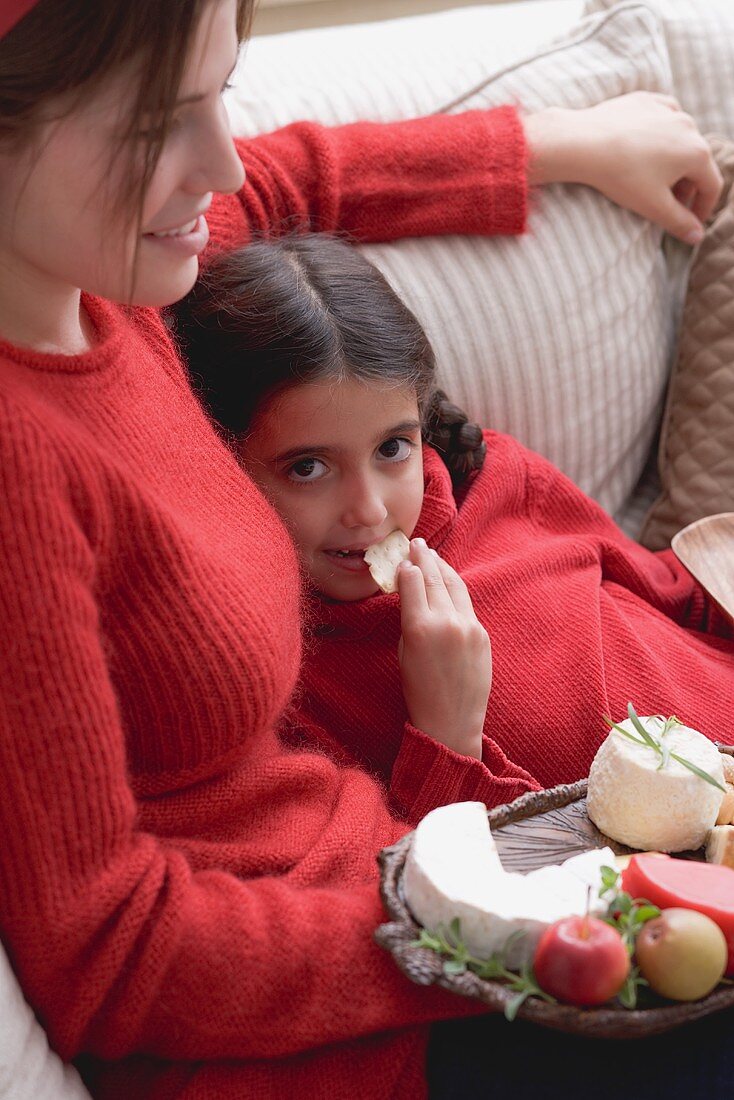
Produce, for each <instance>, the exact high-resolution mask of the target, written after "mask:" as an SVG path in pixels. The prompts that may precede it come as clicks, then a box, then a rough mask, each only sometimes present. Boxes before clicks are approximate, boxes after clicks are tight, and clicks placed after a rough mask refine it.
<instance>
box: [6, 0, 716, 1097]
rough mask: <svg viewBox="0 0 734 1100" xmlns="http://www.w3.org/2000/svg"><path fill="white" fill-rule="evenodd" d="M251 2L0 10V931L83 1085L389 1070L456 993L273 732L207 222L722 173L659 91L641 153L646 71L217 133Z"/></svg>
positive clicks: (502, 219) (369, 807)
mask: <svg viewBox="0 0 734 1100" xmlns="http://www.w3.org/2000/svg"><path fill="white" fill-rule="evenodd" d="M250 7H251V5H250V4H249V2H248V0H239V2H236V0H176V2H175V3H174V2H172V0H107V2H106V3H104V4H89V3H88V0H37V2H34V0H5V2H4V3H3V5H2V8H1V9H0V180H1V181H2V186H1V187H0V265H1V266H2V273H3V277H2V280H0V334H1V340H0V499H2V509H0V774H2V777H3V783H4V791H3V798H2V799H0V835H2V845H1V846H0V898H2V903H1V904H0V938H1V939H2V942H3V943H4V945H6V947H7V949H8V954H9V956H10V958H11V961H12V963H13V966H14V968H15V971H16V973H17V974H18V976H19V978H20V980H21V983H22V985H23V988H24V991H25V993H26V996H27V997H28V999H29V1000H30V1002H31V1003H32V1005H33V1008H34V1009H35V1012H36V1014H37V1015H38V1017H39V1019H40V1020H41V1021H42V1022H43V1024H44V1025H45V1027H46V1028H47V1030H48V1033H49V1036H50V1038H51V1041H52V1043H53V1045H54V1046H55V1048H56V1049H57V1050H58V1051H59V1052H60V1053H61V1054H62V1056H63V1057H64V1058H67V1059H70V1058H73V1057H75V1056H81V1055H82V1054H83V1055H84V1060H83V1061H84V1071H85V1076H86V1079H87V1081H88V1082H89V1083H90V1085H91V1087H92V1090H93V1092H94V1093H95V1094H96V1095H99V1096H110V1097H122V1096H124V1097H135V1096H140V1097H142V1096H144V1097H146V1098H149V1100H155V1098H157V1097H163V1096H166V1097H172V1096H176V1097H184V1096H186V1097H197V1098H210V1097H211V1098H214V1097H217V1098H220V1100H221V1098H223V1100H226V1098H227V1097H243V1096H272V1095H282V1096H290V1095H298V1096H303V1097H306V1098H307V1097H310V1096H313V1097H316V1096H323V1095H324V1094H325V1093H327V1092H329V1093H330V1094H333V1095H335V1096H350V1095H360V1094H362V1095H363V1094H370V1095H372V1096H375V1097H388V1096H392V1095H395V1094H396V1092H398V1091H399V1092H400V1094H401V1095H403V1096H404V1097H406V1098H411V1097H417V1096H421V1095H423V1093H424V1088H425V1079H424V1066H423V1061H424V1052H425V1045H426V1036H427V1029H426V1026H425V1025H426V1024H427V1023H428V1022H429V1021H432V1020H436V1019H439V1018H441V1017H444V1016H446V1017H448V1016H451V1015H462V1014H464V1013H466V1012H469V1011H471V1008H470V1006H467V1005H465V1004H463V1003H461V1002H459V1001H457V1000H456V999H454V998H450V997H447V996H445V995H443V994H440V993H438V992H436V991H428V992H427V991H425V990H422V989H417V988H415V987H412V986H410V985H409V984H408V983H407V982H406V981H405V980H404V979H403V978H402V977H401V976H400V975H399V974H398V973H397V972H396V970H395V968H394V967H393V965H392V962H391V960H390V959H389V958H387V957H386V956H385V955H384V953H383V952H381V951H380V950H378V949H377V948H376V947H375V946H374V945H373V943H372V938H371V937H372V932H373V929H374V927H375V925H376V924H377V923H379V921H380V919H381V907H380V902H379V897H378V891H377V886H376V881H375V876H376V871H375V864H374V854H375V852H376V851H377V850H378V849H379V848H380V847H381V846H382V845H384V844H386V843H390V842H391V841H392V840H393V839H395V838H396V837H397V836H399V835H400V833H401V832H402V831H403V829H404V826H402V825H401V824H400V823H398V822H397V821H396V820H395V818H394V817H393V816H392V815H391V814H390V812H389V809H388V806H387V804H386V802H385V800H384V797H383V794H382V792H381V790H380V788H379V787H378V786H377V785H376V784H375V783H374V782H372V781H371V780H370V779H369V778H368V777H367V776H366V775H364V773H363V772H361V771H359V770H357V769H348V768H344V767H340V766H338V765H336V764H334V763H333V762H331V761H330V760H328V759H327V757H326V756H325V755H324V754H314V753H305V752H284V750H283V748H282V746H281V745H280V744H279V742H278V739H277V737H276V734H275V730H276V727H277V726H278V724H279V722H280V720H281V712H282V711H283V708H284V707H285V706H286V704H287V702H288V700H289V697H290V694H291V691H292V688H293V685H294V683H295V681H296V677H297V673H298V666H299V652H300V628H299V609H300V604H299V588H298V572H297V566H296V559H295V555H294V554H293V551H292V548H291V544H290V541H289V540H288V538H287V534H286V532H285V529H284V528H283V526H282V524H281V523H280V521H279V520H278V517H277V515H276V513H275V512H274V510H273V509H272V507H271V506H270V505H269V504H268V503H267V502H266V500H265V499H264V498H263V496H262V495H261V494H260V493H259V491H258V490H257V488H256V487H255V485H254V484H253V482H252V481H251V480H250V479H249V478H248V477H247V476H246V475H245V473H244V472H243V471H242V469H241V468H240V466H239V465H238V464H237V463H236V462H235V460H234V458H233V457H232V455H231V453H230V452H229V451H228V450H227V448H226V447H224V446H223V445H222V442H221V440H220V439H218V438H217V436H216V435H215V433H214V432H213V431H212V428H211V425H210V423H209V421H208V420H207V419H206V417H205V416H204V415H203V414H202V412H201V410H200V408H199V404H198V402H197V400H196V398H195V397H194V395H193V394H192V392H191V390H190V388H189V386H188V382H187V379H186V377H185V374H184V372H183V370H182V367H181V363H180V360H179V358H178V355H177V353H176V349H175V348H174V346H173V344H172V341H171V339H170V336H169V334H168V331H167V328H166V326H165V325H164V323H163V321H162V319H161V317H160V314H159V312H158V309H157V307H159V306H163V305H168V304H170V303H171V302H174V301H175V300H177V299H178V298H180V297H181V296H182V295H183V294H185V293H187V292H188V291H189V290H190V288H191V286H192V284H193V282H194V279H195V277H196V274H197V269H198V259H197V257H198V255H199V254H200V253H201V251H202V249H203V248H204V247H205V245H206V241H207V236H208V234H209V233H211V236H212V243H213V247H214V248H222V247H225V246H227V245H234V244H241V243H242V242H244V241H245V240H246V239H247V238H248V236H249V235H250V233H251V232H252V230H253V228H256V229H259V230H266V231H269V232H279V231H282V227H283V225H287V224H289V225H293V224H297V225H311V224H315V225H318V226H320V227H321V228H325V229H335V228H339V227H341V228H342V229H345V230H347V231H348V232H350V233H352V234H354V235H355V236H356V237H361V238H365V239H369V238H383V239H384V238H385V237H389V236H396V235H400V234H401V233H414V234H419V233H433V232H441V231H446V232H483V233H492V232H497V231H504V232H519V231H521V230H522V228H523V226H524V217H525V209H526V192H527V182H528V173H527V171H526V167H525V166H526V161H527V159H528V144H529V149H530V154H529V156H530V163H531V169H530V178H531V179H532V180H534V181H535V182H543V181H544V179H546V178H548V179H550V178H558V177H559V175H560V176H566V175H568V178H574V179H575V178H576V177H577V176H582V177H583V178H584V179H586V178H587V175H588V182H589V183H594V182H600V181H601V180H602V179H604V181H605V183H604V186H605V187H607V188H608V192H609V194H610V195H611V197H613V198H614V197H615V196H617V197H619V198H620V200H622V201H624V199H625V193H624V188H625V187H626V186H627V181H628V175H627V170H628V169H629V170H630V171H632V172H634V173H639V172H640V171H641V172H642V176H640V175H639V174H638V175H637V176H636V178H637V179H638V181H639V182H640V184H641V186H640V187H639V188H636V189H635V198H634V199H633V200H630V201H632V202H633V203H634V204H639V206H636V208H639V209H640V211H641V212H643V213H646V212H649V213H651V214H653V216H655V217H657V218H659V219H660V220H661V221H663V222H668V221H670V219H671V218H673V220H674V221H675V227H674V228H677V229H678V230H679V231H680V232H681V233H682V234H683V235H686V234H687V233H689V232H692V231H700V218H701V217H704V216H705V214H706V212H707V210H708V208H709V206H710V203H711V202H712V201H714V200H715V197H716V192H717V189H718V182H717V174H716V172H715V170H714V169H713V166H712V164H711V161H710V158H707V157H706V155H705V153H703V149H704V146H703V143H702V139H701V138H700V135H698V134H697V132H696V131H695V129H693V128H692V127H691V125H690V123H689V122H687V121H686V120H685V117H684V116H682V115H681V113H680V112H677V111H675V110H672V109H671V105H670V104H669V103H665V102H660V101H658V100H655V99H649V100H645V103H646V110H647V111H648V116H647V122H646V123H643V129H645V128H646V130H647V133H648V137H649V139H650V141H651V142H652V143H653V152H652V156H651V160H650V162H649V163H648V165H647V167H646V168H642V169H640V167H639V165H640V158H639V150H638V146H637V140H638V136H639V133H640V130H639V127H637V126H636V127H635V129H634V138H633V139H630V137H629V136H628V132H630V126H629V123H630V120H631V119H632V118H635V119H637V118H638V116H639V115H640V110H639V100H638V99H637V98H635V99H634V101H633V102H632V103H630V102H629V101H620V102H617V103H616V104H615V103H612V104H611V105H610V106H609V107H608V108H607V109H606V110H605V111H604V112H602V115H601V116H600V114H599V112H598V111H596V109H595V113H594V115H593V116H592V117H591V118H589V117H588V116H587V115H586V114H585V113H584V112H560V113H559V112H550V113H548V114H543V115H541V116H534V117H531V118H529V119H527V120H526V122H525V123H524V124H523V123H522V122H521V121H520V119H519V118H518V116H517V114H516V113H515V112H514V111H513V110H510V109H506V110H500V111H499V112H489V113H485V112H473V113H469V114H466V115H462V116H457V117H453V118H440V117H438V118H431V119H427V120H419V121H416V122H407V123H400V124H396V125H390V126H375V125H371V124H357V125H356V126H351V127H344V128H341V129H336V130H326V129H324V128H322V127H318V126H315V125H312V124H299V125H296V126H292V127H289V128H287V129H286V130H285V131H283V132H281V133H279V134H274V135H268V136H265V137H263V138H260V139H256V140H253V141H251V142H247V143H240V144H238V145H236V146H235V145H234V144H233V143H232V140H231V138H230V135H229V133H228V129H227V125H226V115H225V111H224V107H223V105H222V102H221V98H220V93H221V92H222V90H223V88H224V87H225V85H226V81H227V77H228V73H229V72H230V71H231V69H232V66H233V65H234V62H235V57H236V52H237V45H238V40H239V38H241V37H242V36H243V35H244V33H245V32H246V29H247V24H248V20H249V15H250ZM600 121H603V122H604V127H605V128H606V130H607V136H608V139H609V141H608V143H607V144H606V145H605V144H603V143H599V142H597V141H596V139H595V140H594V142H593V143H589V142H588V138H587V136H586V135H587V132H588V129H589V128H591V127H593V128H595V127H596V125H597V124H598V123H599V122H600ZM604 127H603V128H604ZM661 130H662V132H663V133H664V134H665V133H666V134H667V136H668V138H669V139H670V140H669V141H667V140H666V141H664V142H662V143H661V142H660V139H659V137H658V135H659V133H660V132H661ZM526 132H527V135H528V139H529V140H528V142H526V137H525V134H526ZM585 144H589V152H588V156H583V155H580V149H581V148H582V147H583V146H584V145H585ZM609 145H611V146H616V148H617V152H618V154H619V156H618V158H617V159H616V160H613V161H610V160H609ZM243 165H244V166H245V167H246V169H247V178H246V179H245V178H244V167H243ZM685 179H688V180H689V181H690V183H691V186H692V188H693V191H694V192H695V194H694V197H693V203H694V205H693V210H692V211H690V210H688V209H687V206H686V204H684V203H682V202H678V201H677V200H676V199H675V197H674V196H673V194H672V190H671V189H672V188H673V187H674V186H675V185H677V183H678V182H679V181H681V180H685ZM243 180H244V182H243ZM398 180H399V186H398V185H397V184H398ZM215 192H222V193H224V197H222V198H215V195H214V193H215ZM398 193H399V194H400V196H402V197H403V199H404V203H401V204H400V205H396V201H395V198H394V196H395V195H396V194H398ZM447 193H450V194H451V195H452V202H451V204H446V201H445V195H446V194H447ZM671 204H672V205H671ZM446 752H447V754H448V753H449V750H446ZM457 759H459V758H458V756H457ZM416 798H417V801H420V792H419V791H418V792H417V793H416ZM423 804H424V805H428V804H429V803H426V802H425V801H424V803H423ZM411 812H412V813H413V812H415V811H414V810H413V808H412V807H411ZM325 945H326V946H325ZM4 1003H5V1002H4Z"/></svg>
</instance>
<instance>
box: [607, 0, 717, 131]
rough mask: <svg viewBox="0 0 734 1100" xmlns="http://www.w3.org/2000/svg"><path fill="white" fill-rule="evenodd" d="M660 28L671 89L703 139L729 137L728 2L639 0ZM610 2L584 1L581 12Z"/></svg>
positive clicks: (611, 5) (613, 1) (708, 0)
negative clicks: (705, 136)
mask: <svg viewBox="0 0 734 1100" xmlns="http://www.w3.org/2000/svg"><path fill="white" fill-rule="evenodd" d="M644 2H645V3H646V4H647V5H648V6H649V7H650V9H651V10H652V11H654V12H655V14H656V15H657V17H658V19H659V21H660V22H661V24H662V27H663V33H664V34H665V40H666V42H667V46H668V54H669V56H670V68H671V72H672V75H673V88H674V91H675V94H676V96H677V97H678V98H679V99H680V102H681V104H682V106H683V107H684V108H685V110H686V111H688V112H689V114H692V115H693V117H694V118H695V119H696V121H697V122H698V125H699V126H700V127H701V129H702V130H703V132H704V133H707V132H713V131H716V132H717V133H720V134H723V135H724V136H725V137H734V2H733V0H644ZM614 3H615V0H587V4H586V11H587V12H599V11H604V10H608V9H610V8H612V7H614Z"/></svg>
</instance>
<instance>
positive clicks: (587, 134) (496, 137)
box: [210, 92, 722, 248]
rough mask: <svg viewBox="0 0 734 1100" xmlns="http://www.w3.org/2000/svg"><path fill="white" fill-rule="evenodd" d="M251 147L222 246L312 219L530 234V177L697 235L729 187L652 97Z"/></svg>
mask: <svg viewBox="0 0 734 1100" xmlns="http://www.w3.org/2000/svg"><path fill="white" fill-rule="evenodd" d="M238 147H239V149H240V153H241V156H242V160H243V163H244V165H245V169H246V171H247V174H248V178H247V180H246V182H245V185H244V187H243V188H242V190H241V191H240V193H239V194H238V195H236V196H218V197H217V198H216V200H215V203H214V205H213V207H212V210H211V215H210V225H211V228H212V235H213V244H214V247H220V248H221V247H235V246H237V245H239V244H242V243H244V242H245V241H246V240H248V239H249V238H250V236H251V235H252V234H253V233H257V234H260V235H279V234H282V233H286V232H290V231H293V230H295V229H304V228H307V229H311V230H318V231H321V232H344V233H348V234H350V235H351V236H353V237H354V238H355V239H357V240H362V241H389V240H395V239H397V238H400V237H420V236H430V235H438V234H449V233H457V234H476V235H480V236H489V235H493V234H517V233H522V232H523V230H524V228H525V223H526V217H527V189H528V186H529V185H536V186H538V185H541V184H547V183H563V182H565V183H581V184H585V185H587V186H589V187H593V188H595V189H596V190H598V191H600V192H601V193H602V194H604V195H606V196H607V197H608V198H609V199H611V200H612V201H613V202H616V203H618V204H619V205H620V206H624V207H627V208H629V209H630V210H633V211H634V212H635V213H638V214H640V215H641V216H642V217H645V218H649V219H650V220H651V221H653V222H655V223H656V224H658V225H660V226H662V227H663V228H664V229H666V230H667V231H668V232H670V233H672V234H673V235H674V236H678V237H680V238H681V239H683V240H686V241H688V242H689V243H695V242H696V240H698V239H700V236H701V232H702V223H703V222H704V221H705V220H706V219H707V218H708V217H709V215H710V214H711V212H712V210H713V208H714V205H715V203H716V200H717V198H718V196H719V193H720V190H721V184H722V180H721V174H720V172H719V170H718V168H717V167H716V165H715V163H714V161H713V158H712V156H711V151H710V150H709V148H708V145H707V144H706V142H705V141H704V139H703V138H702V136H701V134H700V133H699V131H698V129H697V128H696V125H695V123H694V122H693V120H692V119H691V117H690V115H687V114H685V113H684V112H682V111H681V110H680V108H679V107H678V104H677V102H676V101H675V100H674V99H672V98H671V97H670V96H663V95H657V94H655V93H649V92H633V93H631V94H629V95H625V96H619V97H617V98H616V99H612V100H607V101H606V102H604V103H600V104H598V105H597V106H595V107H589V108H584V109H580V110H570V109H562V108H548V109H546V110H543V111H538V112H536V113H534V114H528V115H526V116H524V117H523V118H522V120H521V119H520V117H519V116H518V114H517V112H516V111H515V110H514V109H513V108H511V107H499V108H496V109H494V110H488V111H487V110H485V111H466V112H463V113H460V114H456V115H431V116H429V117H427V118H421V119H412V120H410V121H407V122H389V123H374V122H357V123H352V124H350V125H347V126H336V127H327V126H321V125H318V124H317V123H311V122H297V123H293V124H292V125H290V126H286V127H285V128H284V129H282V130H277V131H275V132H274V133H272V134H264V135H261V136H260V137H256V138H252V139H249V140H242V141H239V142H238Z"/></svg>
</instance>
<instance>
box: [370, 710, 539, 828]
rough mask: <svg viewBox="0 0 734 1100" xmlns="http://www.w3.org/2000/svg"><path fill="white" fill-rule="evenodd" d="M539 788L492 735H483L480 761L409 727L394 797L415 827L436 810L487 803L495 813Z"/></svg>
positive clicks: (395, 777) (396, 770) (395, 778)
mask: <svg viewBox="0 0 734 1100" xmlns="http://www.w3.org/2000/svg"><path fill="white" fill-rule="evenodd" d="M494 768H496V769H497V770H496V772H495V771H493V769H494ZM538 789H539V785H538V783H537V782H536V781H535V780H534V779H533V778H532V776H530V775H529V774H528V773H527V772H526V771H524V770H523V769H522V768H519V767H517V766H516V765H514V764H512V763H511V762H510V761H509V760H508V759H507V757H506V756H505V755H504V753H503V752H502V750H501V749H500V748H499V746H498V745H496V744H495V743H494V742H493V741H492V740H491V738H489V737H486V736H484V737H483V751H482V759H481V760H477V759H475V758H474V757H472V756H462V755H461V754H460V753H457V752H454V751H453V750H452V749H449V748H447V747H446V746H445V745H442V744H441V743H440V742H439V741H435V740H434V739H433V738H432V737H429V736H428V735H427V734H425V733H424V732H423V731H422V730H420V729H417V728H416V727H415V726H413V725H411V724H410V722H406V723H405V727H404V731H403V739H402V742H401V745H400V751H399V752H398V755H397V758H396V760H395V764H394V766H393V770H392V777H391V781H390V797H391V800H392V802H393V804H394V807H395V809H396V810H397V811H398V812H400V813H401V814H402V815H403V816H404V817H405V818H406V820H408V821H409V822H410V823H411V824H413V825H415V824H417V823H418V822H419V821H420V820H421V818H422V817H425V815H426V814H427V813H428V812H429V811H430V810H433V809H435V808H436V807H437V806H447V805H448V804H449V803H451V802H484V804H485V805H486V806H487V807H488V808H490V809H491V808H492V807H494V806H499V805H501V804H502V803H504V802H512V801H513V799H515V798H518V797H519V796H520V795H521V794H525V793H526V792H527V791H534V790H538Z"/></svg>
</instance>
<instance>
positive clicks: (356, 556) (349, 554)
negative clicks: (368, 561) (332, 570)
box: [323, 550, 367, 573]
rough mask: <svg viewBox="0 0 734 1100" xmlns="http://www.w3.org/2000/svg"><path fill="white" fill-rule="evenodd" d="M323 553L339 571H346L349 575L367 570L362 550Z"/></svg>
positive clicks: (325, 551) (327, 551)
mask: <svg viewBox="0 0 734 1100" xmlns="http://www.w3.org/2000/svg"><path fill="white" fill-rule="evenodd" d="M323 553H324V554H325V555H326V557H327V558H328V559H329V561H330V562H331V563H332V564H333V565H335V566H337V567H338V568H339V569H346V570H347V572H350V573H360V572H365V571H366V570H367V566H366V565H365V560H364V550H324V551H323Z"/></svg>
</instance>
